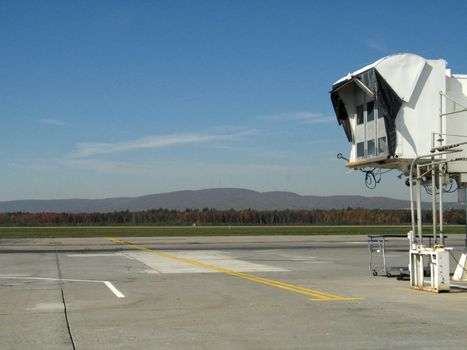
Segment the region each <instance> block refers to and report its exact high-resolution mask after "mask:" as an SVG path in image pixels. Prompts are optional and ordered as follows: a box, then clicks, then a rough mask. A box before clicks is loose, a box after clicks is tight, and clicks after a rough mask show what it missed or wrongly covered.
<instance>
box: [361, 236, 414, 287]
mask: <svg viewBox="0 0 467 350" xmlns="http://www.w3.org/2000/svg"><path fill="white" fill-rule="evenodd" d="M391 238H397V239H401V238H405V239H407V235H401V234H382V235H368V251H369V253H370V260H369V263H368V269H369V271H370V272H371V273H372V274H373V276H378V275H385V276H387V277H392V276H395V275H396V274H395V273H394V271H395V270H397V271H398V274H397V276H398V277H399V278H402V276H403V275H404V274H408V267H405V268H404V267H395V266H393V267H389V266H388V263H387V258H386V242H387V241H388V239H391ZM375 255H380V256H381V258H380V259H381V260H380V263H379V264H378V263H377V262H376V261H375V258H374V256H375ZM391 271H393V273H391Z"/></svg>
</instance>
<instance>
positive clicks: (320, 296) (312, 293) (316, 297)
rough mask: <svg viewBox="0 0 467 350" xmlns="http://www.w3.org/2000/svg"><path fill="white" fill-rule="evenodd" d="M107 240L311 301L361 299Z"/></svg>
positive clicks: (132, 244) (114, 240)
mask: <svg viewBox="0 0 467 350" xmlns="http://www.w3.org/2000/svg"><path fill="white" fill-rule="evenodd" d="M108 239H109V240H111V241H112V242H114V243H117V244H121V245H125V246H129V247H133V248H135V249H138V250H142V251H144V252H148V253H151V254H155V255H159V256H162V257H164V258H167V259H172V260H176V261H180V262H184V263H186V264H190V265H194V266H198V267H201V268H204V269H207V270H212V271H217V272H221V273H224V274H226V275H229V276H235V277H239V278H243V279H246V280H249V281H253V282H257V283H261V284H265V285H268V286H273V287H276V288H281V289H285V290H288V291H291V292H295V293H300V294H305V295H308V296H311V297H313V299H312V300H327V301H329V300H332V301H337V300H362V298H347V297H341V296H338V295H334V294H329V293H323V292H320V291H317V290H314V289H309V288H304V287H300V286H296V285H293V284H288V283H283V282H279V281H274V280H270V279H267V278H262V277H258V276H254V275H249V274H246V273H242V272H237V271H233V270H229V269H225V268H223V267H219V266H214V265H209V264H206V263H203V262H201V261H196V260H192V259H186V258H182V257H179V256H176V255H173V254H169V253H165V252H160V251H156V250H152V249H149V248H146V247H144V246H140V245H137V244H134V243H131V242H125V241H122V240H119V239H117V238H112V237H109V238H108Z"/></svg>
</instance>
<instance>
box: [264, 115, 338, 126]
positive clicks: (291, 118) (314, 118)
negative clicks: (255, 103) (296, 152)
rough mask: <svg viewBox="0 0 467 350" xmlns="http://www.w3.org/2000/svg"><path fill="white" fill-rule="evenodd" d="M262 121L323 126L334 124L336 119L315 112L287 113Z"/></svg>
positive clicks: (265, 118) (266, 117)
mask: <svg viewBox="0 0 467 350" xmlns="http://www.w3.org/2000/svg"><path fill="white" fill-rule="evenodd" d="M260 120H262V121H266V122H275V123H289V122H297V123H301V124H321V123H331V122H334V118H333V117H331V116H328V115H324V114H322V113H314V112H285V113H278V114H271V115H266V116H262V117H260Z"/></svg>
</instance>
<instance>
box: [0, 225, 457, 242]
mask: <svg viewBox="0 0 467 350" xmlns="http://www.w3.org/2000/svg"><path fill="white" fill-rule="evenodd" d="M409 230H410V226H409V225H377V226H376V225H375V226H369V225H336V226H321V225H313V226H280V225H277V226H230V228H229V226H197V227H192V226H61V227H53V226H52V227H51V226H37V227H0V239H1V238H3V239H5V238H65V237H108V236H125V237H170V236H193V237H195V236H264V235H284V236H286V235H358V234H362V235H368V234H382V233H398V234H405V233H407V232H408V231H409ZM424 232H425V233H426V234H429V233H430V232H431V229H430V228H429V227H426V229H425V231H424ZM464 232H465V227H464V226H463V225H450V226H447V227H446V228H445V233H447V234H454V233H464Z"/></svg>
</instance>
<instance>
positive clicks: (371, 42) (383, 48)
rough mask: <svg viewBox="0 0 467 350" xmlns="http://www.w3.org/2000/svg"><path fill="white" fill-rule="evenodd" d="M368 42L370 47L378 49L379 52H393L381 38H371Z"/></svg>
mask: <svg viewBox="0 0 467 350" xmlns="http://www.w3.org/2000/svg"><path fill="white" fill-rule="evenodd" d="M366 44H367V46H368V47H369V48H370V49H373V50H375V51H378V52H379V53H382V54H384V55H388V54H390V53H392V50H391V49H389V48H388V47H387V46H386V45H384V44H383V43H382V42H381V41H379V40H374V39H370V40H367V41H366Z"/></svg>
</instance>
